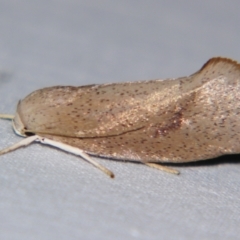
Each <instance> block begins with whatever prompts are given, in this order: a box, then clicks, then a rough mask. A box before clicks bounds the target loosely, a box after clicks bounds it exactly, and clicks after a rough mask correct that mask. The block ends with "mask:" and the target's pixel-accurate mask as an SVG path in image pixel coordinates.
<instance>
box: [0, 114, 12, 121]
mask: <svg viewBox="0 0 240 240" xmlns="http://www.w3.org/2000/svg"><path fill="white" fill-rule="evenodd" d="M0 118H3V119H9V120H12V119H14V115H11V114H0Z"/></svg>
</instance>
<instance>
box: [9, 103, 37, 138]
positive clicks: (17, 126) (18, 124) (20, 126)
mask: <svg viewBox="0 0 240 240" xmlns="http://www.w3.org/2000/svg"><path fill="white" fill-rule="evenodd" d="M20 106H21V101H19V103H18V106H17V111H16V114H15V116H14V119H13V123H12V124H13V129H14V132H15V133H16V134H17V135H19V136H22V137H27V136H30V135H32V134H31V133H30V132H29V131H27V128H26V126H25V125H24V123H23V120H22V118H21V108H20Z"/></svg>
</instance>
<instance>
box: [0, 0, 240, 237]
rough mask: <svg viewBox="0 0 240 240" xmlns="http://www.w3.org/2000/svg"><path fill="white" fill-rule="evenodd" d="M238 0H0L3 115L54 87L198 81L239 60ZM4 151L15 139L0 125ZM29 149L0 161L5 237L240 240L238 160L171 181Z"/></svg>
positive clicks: (186, 169)
mask: <svg viewBox="0 0 240 240" xmlns="http://www.w3.org/2000/svg"><path fill="white" fill-rule="evenodd" d="M239 8H240V3H239V1H237V0H235V1H233V0H232V1H231V0H230V1H223V0H222V1H221V0H220V1H214V0H208V1H207V0H204V1H195V2H193V1H192V2H190V1H178V2H176V1H167V2H166V1H154V0H150V1H143V0H139V1H127V0H124V1H110V0H103V1H101V2H100V1H77V0H76V1H74V0H69V1H64V0H59V1H56V0H55V1H46V0H42V1H30V0H28V1H26V0H25V1H14V0H8V1H4V0H0V73H1V74H0V96H1V104H0V112H4V113H14V111H15V107H16V104H17V101H18V100H19V99H21V98H23V97H25V96H26V95H27V94H28V93H30V92H31V91H33V90H35V89H38V88H42V87H46V86H52V85H83V84H91V83H107V82H118V81H129V80H140V79H154V78H166V77H180V76H185V75H188V74H192V73H193V72H195V71H196V70H198V69H199V68H200V67H201V66H202V65H203V63H205V61H207V60H208V59H209V58H210V57H212V56H219V55H220V56H226V57H231V58H233V59H236V60H238V61H240V47H239V42H240V32H239V22H240V15H239ZM0 121H1V122H0V134H1V139H0V146H1V148H3V147H5V146H8V145H11V144H13V143H15V142H17V141H19V140H20V138H19V137H17V136H16V135H14V134H13V132H12V130H11V125H10V122H8V121H4V120H0ZM98 161H99V162H101V163H102V164H104V165H105V166H107V167H109V168H110V169H112V170H113V171H114V173H115V174H116V178H115V179H114V180H111V179H109V178H108V177H106V176H105V175H104V174H102V173H101V172H100V171H98V170H96V169H95V168H94V167H92V166H91V165H90V164H88V163H86V162H84V161H83V160H81V159H80V158H77V157H75V156H72V155H69V154H66V153H64V152H61V151H59V150H56V149H52V148H50V147H46V146H40V145H38V144H33V145H31V146H30V147H28V148H25V149H21V150H18V151H15V152H12V153H9V154H7V155H3V156H1V157H0V189H1V191H0V239H60V240H61V239H237V238H238V237H239V234H240V228H239V225H240V215H239V212H240V191H239V189H240V165H239V162H240V161H239V155H236V156H227V157H223V158H221V159H218V160H215V161H210V163H209V162H208V163H202V164H191V165H188V166H177V167H176V168H177V169H179V170H180V171H181V173H182V174H181V175H180V176H172V175H170V174H166V173H163V172H159V171H157V170H155V169H151V168H147V167H145V166H143V165H141V164H134V163H124V162H115V161H110V160H104V159H98Z"/></svg>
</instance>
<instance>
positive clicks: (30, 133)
mask: <svg viewBox="0 0 240 240" xmlns="http://www.w3.org/2000/svg"><path fill="white" fill-rule="evenodd" d="M25 135H26V136H27V137H30V136H33V135H35V133H32V132H25Z"/></svg>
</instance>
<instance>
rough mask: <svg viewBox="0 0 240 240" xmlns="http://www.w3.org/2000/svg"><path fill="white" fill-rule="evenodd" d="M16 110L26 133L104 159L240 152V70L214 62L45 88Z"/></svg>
mask: <svg viewBox="0 0 240 240" xmlns="http://www.w3.org/2000/svg"><path fill="white" fill-rule="evenodd" d="M17 111H18V113H19V114H20V116H21V119H22V121H23V123H24V125H25V127H26V129H27V130H28V131H29V132H32V133H35V134H38V135H39V136H43V137H47V138H49V139H52V140H55V141H59V142H63V143H66V144H69V145H71V146H75V147H78V148H80V149H82V150H84V151H86V152H87V153H90V154H92V155H97V156H102V157H108V158H114V159H122V160H131V161H140V162H190V161H197V160H204V159H209V158H213V157H217V156H220V155H223V154H232V153H240V141H239V140H240V121H239V119H238V118H239V114H240V65H239V64H238V63H237V62H235V61H233V60H230V59H226V58H212V59H210V60H209V61H208V62H207V63H206V64H205V65H204V66H203V67H202V68H201V69H200V70H199V71H198V72H196V73H195V74H193V75H191V76H189V77H183V78H177V79H166V80H150V81H140V82H127V83H117V84H114V83H113V84H105V85H89V86H83V87H69V86H65V87H64V86H59V87H52V88H45V89H41V90H37V91H35V92H33V93H32V94H30V95H28V96H27V97H26V98H25V99H23V100H22V101H21V102H20V104H19V105H18V109H17Z"/></svg>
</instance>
